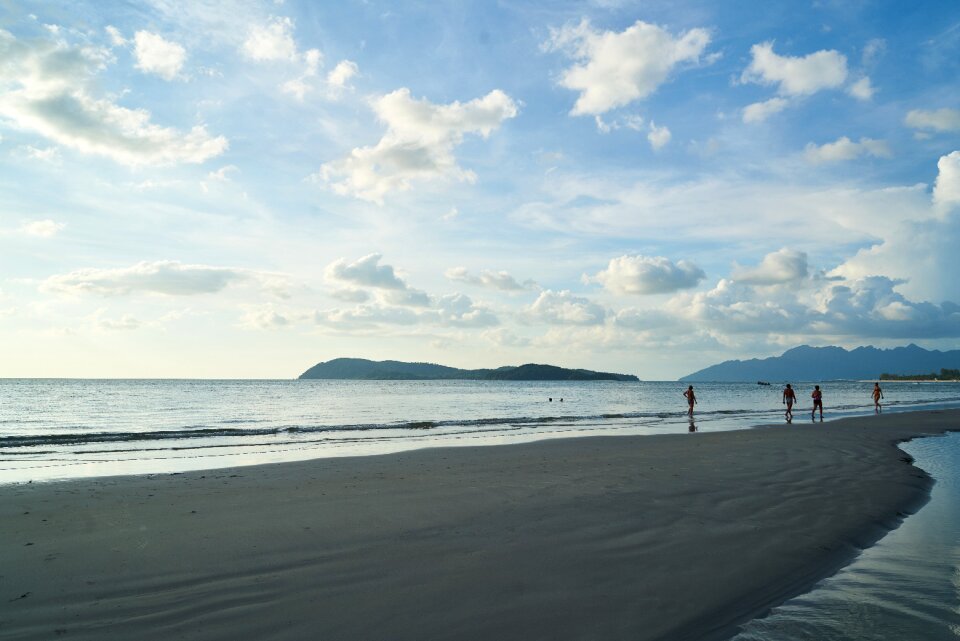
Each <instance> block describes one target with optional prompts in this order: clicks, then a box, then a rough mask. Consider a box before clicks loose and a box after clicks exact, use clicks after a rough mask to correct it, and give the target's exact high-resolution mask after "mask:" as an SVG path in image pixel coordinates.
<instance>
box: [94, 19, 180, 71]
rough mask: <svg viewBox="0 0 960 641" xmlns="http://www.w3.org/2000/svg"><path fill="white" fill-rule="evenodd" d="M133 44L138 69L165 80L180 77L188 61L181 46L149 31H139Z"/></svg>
mask: <svg viewBox="0 0 960 641" xmlns="http://www.w3.org/2000/svg"><path fill="white" fill-rule="evenodd" d="M111 36H112V34H111ZM133 42H134V46H133V53H134V56H136V58H137V64H136V67H137V69H139V70H141V71H143V72H144V73H154V74H156V75H158V76H160V77H161V78H163V79H164V80H173V79H175V78H176V77H177V76H179V75H180V70H181V69H182V68H183V64H184V63H185V62H186V60H187V50H186V49H184V48H183V47H182V46H181V45H179V44H177V43H176V42H170V41H169V40H164V39H163V37H162V36H159V35H157V34H155V33H150V32H149V31H138V32H137V33H136V35H135V36H134V38H133Z"/></svg>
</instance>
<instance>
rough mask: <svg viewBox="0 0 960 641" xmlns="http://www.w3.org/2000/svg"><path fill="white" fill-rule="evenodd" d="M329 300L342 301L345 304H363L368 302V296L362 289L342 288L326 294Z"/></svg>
mask: <svg viewBox="0 0 960 641" xmlns="http://www.w3.org/2000/svg"><path fill="white" fill-rule="evenodd" d="M327 293H328V294H329V295H330V298H335V299H337V300H342V301H343V302H345V303H365V302H367V301H368V300H370V294H368V293H367V292H365V291H364V290H362V289H352V288H349V287H344V288H340V289H334V290H331V291H330V292H327Z"/></svg>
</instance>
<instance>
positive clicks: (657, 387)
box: [0, 379, 960, 483]
mask: <svg viewBox="0 0 960 641" xmlns="http://www.w3.org/2000/svg"><path fill="white" fill-rule="evenodd" d="M819 384H820V386H821V388H822V390H823V398H824V407H825V411H824V417H825V419H826V420H832V419H837V418H842V417H845V416H857V415H863V414H870V413H872V412H873V411H874V409H873V401H872V399H871V397H870V392H871V390H872V388H873V383H872V382H856V381H833V382H822V383H819ZM813 385H814V384H813V383H803V382H796V383H794V384H793V386H794V389H796V390H797V396H798V399H799V401H800V402H799V404H798V405H797V406H796V408H795V410H796V411H795V417H794V419H793V420H794V421H795V422H803V421H810V415H809V411H810V406H811V401H810V393H811V391H812V389H813ZM686 387H687V385H686V384H685V383H678V382H676V381H671V382H619V381H589V382H573V381H564V382H555V381H546V382H543V381H537V382H520V381H328V380H166V379H164V380H145V379H136V380H91V379H0V483H17V482H25V481H48V480H58V479H69V478H79V477H91V476H106V475H119V474H152V473H165V472H183V471H187V470H200V469H213V468H222V467H234V466H241V465H250V464H258V463H272V462H280V461H293V460H304V459H313V458H324V457H333V456H364V455H370V454H384V453H389V452H398V451H402V450H409V449H416V448H423V447H448V446H461V445H499V444H504V443H518V442H523V441H532V440H539V439H545V438H560V437H576V436H589V435H599V434H670V433H679V432H690V431H717V430H734V429H744V428H749V427H752V426H756V425H762V424H768V423H782V422H784V420H785V419H784V414H783V410H784V407H783V405H782V389H783V388H782V386H780V385H758V384H756V383H753V384H746V383H697V384H694V389H695V392H696V395H697V405H696V408H695V413H694V419H693V421H690V420H689V418H688V417H687V405H686V399H684V398H683V395H682V394H683V391H684V390H685V389H686ZM882 387H883V390H884V395H885V400H884V401H883V411H885V412H897V411H907V410H913V409H936V408H946V407H960V384H957V383H935V382H929V383H906V382H886V383H885V384H884V385H883V386H882ZM818 418H819V417H818Z"/></svg>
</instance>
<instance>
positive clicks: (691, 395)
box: [683, 385, 697, 416]
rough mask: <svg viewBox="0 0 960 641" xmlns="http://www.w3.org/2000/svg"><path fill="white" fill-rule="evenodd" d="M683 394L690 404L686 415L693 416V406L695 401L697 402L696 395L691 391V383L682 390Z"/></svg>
mask: <svg viewBox="0 0 960 641" xmlns="http://www.w3.org/2000/svg"><path fill="white" fill-rule="evenodd" d="M683 395H684V396H685V397H686V399H687V405H689V406H690V408H689V409H688V410H687V415H688V416H693V406H694V405H695V404H696V402H697V397H696V395H694V393H693V385H691V386H690V387H688V388H687V391H686V392H684V393H683Z"/></svg>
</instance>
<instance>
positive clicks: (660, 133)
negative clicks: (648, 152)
mask: <svg viewBox="0 0 960 641" xmlns="http://www.w3.org/2000/svg"><path fill="white" fill-rule="evenodd" d="M647 140H648V141H650V146H651V147H653V148H654V149H661V148H662V147H664V146H666V144H667V143H668V142H670V130H669V129H667V127H666V126H664V127H658V126H657V125H656V123H654V122H653V121H652V120H651V121H650V133H648V134H647Z"/></svg>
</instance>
